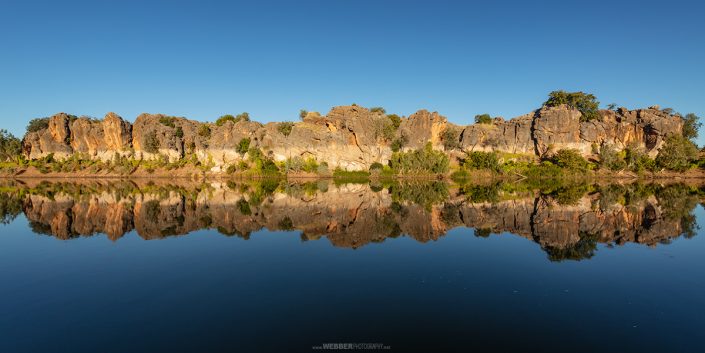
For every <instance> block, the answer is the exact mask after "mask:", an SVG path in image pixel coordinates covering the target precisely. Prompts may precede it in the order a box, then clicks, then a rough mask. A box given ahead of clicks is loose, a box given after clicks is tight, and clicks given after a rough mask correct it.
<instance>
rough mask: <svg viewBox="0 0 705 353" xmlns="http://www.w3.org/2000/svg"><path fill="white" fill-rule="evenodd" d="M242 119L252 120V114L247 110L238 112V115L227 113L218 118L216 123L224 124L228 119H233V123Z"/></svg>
mask: <svg viewBox="0 0 705 353" xmlns="http://www.w3.org/2000/svg"><path fill="white" fill-rule="evenodd" d="M241 120H244V121H250V114H249V113H247V112H243V113H240V114H238V115H237V116H232V115H231V114H225V115H223V116H221V117H220V118H218V120H216V121H215V124H216V125H217V126H223V124H225V123H227V122H228V121H232V122H233V124H237V123H239V122H240V121H241Z"/></svg>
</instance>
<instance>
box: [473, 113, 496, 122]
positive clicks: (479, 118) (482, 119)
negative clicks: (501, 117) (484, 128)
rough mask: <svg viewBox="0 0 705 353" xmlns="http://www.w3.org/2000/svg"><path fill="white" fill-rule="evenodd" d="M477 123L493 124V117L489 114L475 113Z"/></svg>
mask: <svg viewBox="0 0 705 353" xmlns="http://www.w3.org/2000/svg"><path fill="white" fill-rule="evenodd" d="M475 124H492V117H491V116H490V115H489V114H478V115H475Z"/></svg>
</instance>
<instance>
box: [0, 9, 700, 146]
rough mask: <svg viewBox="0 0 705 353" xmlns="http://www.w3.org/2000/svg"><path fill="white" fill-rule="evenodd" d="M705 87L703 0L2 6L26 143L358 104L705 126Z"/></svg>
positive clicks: (0, 50) (14, 128)
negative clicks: (98, 124)
mask: <svg viewBox="0 0 705 353" xmlns="http://www.w3.org/2000/svg"><path fill="white" fill-rule="evenodd" d="M703 82H705V2H704V1H702V0H700V1H679V0H671V1H658V2H649V1H631V2H625V1H616V0H612V1H575V2H573V1H567V0H563V1H551V2H549V1H542V2H539V1H534V2H531V1H515V2H510V1H478V2H470V1H466V2H460V1H458V2H448V1H424V2H412V1H391V0H378V1H344V0H340V1H333V0H327V1H287V2H275V1H246V2H241V3H228V2H225V1H223V2H217V1H189V2H181V1H163V2H157V1H135V2H131V1H111V2H110V3H108V2H99V1H46V2H38V1H27V0H23V1H12V0H10V1H8V0H0V120H1V121H2V124H1V125H0V127H2V128H6V129H9V130H10V131H11V132H13V133H14V134H16V135H22V134H23V131H24V127H25V125H26V123H27V121H28V120H29V119H31V118H35V117H43V116H49V115H51V114H54V113H56V112H61V111H65V112H68V113H72V114H76V115H90V116H96V117H102V116H103V115H104V114H105V113H106V112H108V111H115V112H116V113H118V114H120V115H121V116H123V117H124V118H126V119H128V120H130V121H133V120H134V118H135V117H136V116H137V115H138V114H140V113H142V112H150V113H165V114H172V115H179V116H186V117H188V118H192V119H197V120H211V121H212V120H214V119H216V118H217V117H218V116H220V115H222V114H225V113H239V112H242V111H247V112H249V113H250V116H251V117H252V118H253V119H254V120H257V121H262V122H267V121H272V120H296V119H297V116H298V111H299V109H302V108H303V109H308V110H316V111H320V112H322V113H325V112H327V111H328V110H329V108H330V107H331V106H335V105H347V104H351V103H357V104H360V105H365V106H384V107H385V108H386V109H387V111H388V112H394V113H399V114H404V115H409V114H411V113H413V112H414V111H416V110H418V109H421V108H426V109H429V110H436V111H438V112H440V113H441V114H443V115H445V116H447V117H448V118H449V119H450V120H451V121H453V122H455V123H461V124H467V123H470V122H471V121H472V118H473V117H474V116H475V114H479V113H490V114H492V115H499V116H504V117H505V118H510V117H513V116H517V115H520V114H524V113H527V112H529V111H531V110H532V109H534V108H537V107H539V106H540V104H541V103H542V102H543V101H544V100H545V98H546V94H547V93H548V92H549V91H551V90H555V89H565V90H584V91H588V92H591V93H594V94H595V95H597V96H598V98H599V99H600V101H601V102H602V103H603V104H606V103H611V102H616V103H618V104H620V105H624V106H627V107H630V108H636V107H645V106H647V105H651V104H660V105H661V106H662V107H673V108H674V109H675V110H676V111H680V112H683V113H687V112H694V113H696V114H698V115H699V116H705V89H703ZM700 141H701V144H702V141H705V139H701V140H700Z"/></svg>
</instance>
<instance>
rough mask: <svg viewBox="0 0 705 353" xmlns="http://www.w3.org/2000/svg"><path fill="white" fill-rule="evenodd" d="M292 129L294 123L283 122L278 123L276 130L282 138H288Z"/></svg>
mask: <svg viewBox="0 0 705 353" xmlns="http://www.w3.org/2000/svg"><path fill="white" fill-rule="evenodd" d="M293 128H294V123H292V122H291V121H284V122H281V123H279V125H278V126H277V130H278V131H279V132H280V133H281V134H282V135H284V136H289V134H291V129H293Z"/></svg>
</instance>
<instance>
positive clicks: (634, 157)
mask: <svg viewBox="0 0 705 353" xmlns="http://www.w3.org/2000/svg"><path fill="white" fill-rule="evenodd" d="M624 152H625V156H624V161H625V163H626V165H627V168H628V169H629V170H631V171H632V172H636V173H639V172H643V171H645V170H648V171H656V169H657V166H656V161H654V160H653V159H651V158H650V157H649V155H648V154H646V153H645V152H644V151H643V150H642V149H641V148H640V147H639V146H636V145H635V146H629V147H627V148H626V149H625V150H624Z"/></svg>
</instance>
